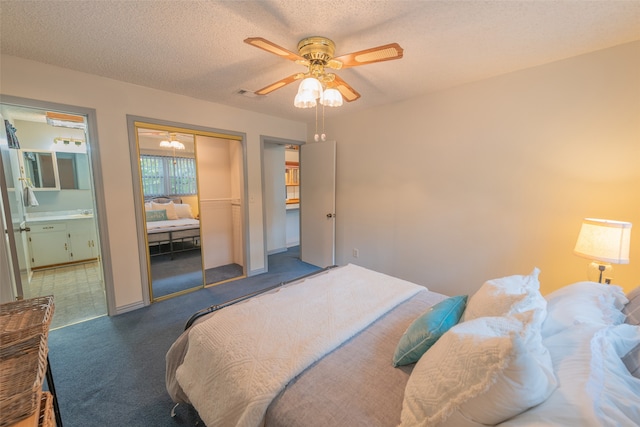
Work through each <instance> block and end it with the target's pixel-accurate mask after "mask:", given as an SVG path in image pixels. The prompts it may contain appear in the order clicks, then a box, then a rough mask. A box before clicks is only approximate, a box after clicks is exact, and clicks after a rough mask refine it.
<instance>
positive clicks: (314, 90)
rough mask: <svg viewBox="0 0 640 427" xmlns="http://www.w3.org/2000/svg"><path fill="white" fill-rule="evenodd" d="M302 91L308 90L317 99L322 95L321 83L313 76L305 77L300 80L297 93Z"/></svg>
mask: <svg viewBox="0 0 640 427" xmlns="http://www.w3.org/2000/svg"><path fill="white" fill-rule="evenodd" d="M303 92H309V93H311V95H312V96H313V98H314V99H318V98H320V97H321V96H322V83H320V82H319V81H318V79H315V78H313V77H307V78H305V79H303V80H302V82H301V83H300V87H299V88H298V94H302V93H303Z"/></svg>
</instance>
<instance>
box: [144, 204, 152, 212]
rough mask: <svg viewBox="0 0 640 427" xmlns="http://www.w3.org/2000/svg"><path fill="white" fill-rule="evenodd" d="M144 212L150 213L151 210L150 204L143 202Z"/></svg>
mask: <svg viewBox="0 0 640 427" xmlns="http://www.w3.org/2000/svg"><path fill="white" fill-rule="evenodd" d="M144 210H145V211H150V210H151V202H145V203H144Z"/></svg>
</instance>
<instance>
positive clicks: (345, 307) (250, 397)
mask: <svg viewBox="0 0 640 427" xmlns="http://www.w3.org/2000/svg"><path fill="white" fill-rule="evenodd" d="M424 289H425V288H424V287H422V286H418V285H415V284H413V283H410V282H407V281H404V280H401V279H398V278H395V277H391V276H387V275H384V274H381V273H377V272H374V271H371V270H367V269H365V268H362V267H358V266H355V265H348V266H345V267H341V268H339V269H335V270H331V271H329V272H328V273H326V274H322V275H319V276H316V277H314V278H311V279H307V280H306V281H305V282H303V283H300V284H296V285H293V286H289V287H285V288H282V289H280V290H279V291H278V292H275V293H271V294H265V295H263V296H261V297H258V298H253V299H250V300H248V301H246V302H244V303H241V304H237V305H233V306H230V307H227V308H225V309H224V310H221V311H220V312H218V313H217V314H216V315H214V316H213V317H211V318H210V319H208V320H207V321H204V322H201V323H199V324H197V325H195V326H193V327H192V329H191V331H190V333H189V348H188V350H187V354H186V356H185V359H184V363H183V364H182V365H181V366H180V367H179V368H178V369H177V372H176V378H177V380H178V382H179V384H180V386H181V387H182V389H183V390H184V391H185V393H186V394H187V396H188V397H189V400H190V401H191V403H192V404H193V406H194V407H195V408H196V409H197V411H198V413H199V414H200V417H201V418H202V419H203V421H204V422H205V423H206V424H207V426H209V427H215V426H224V427H228V426H247V427H249V426H258V425H259V424H260V423H261V422H262V419H263V417H264V414H265V412H266V410H267V407H268V406H269V404H270V403H271V401H272V400H273V398H274V397H275V396H276V395H277V394H278V393H279V392H280V391H281V390H282V389H283V388H284V386H285V385H286V384H287V383H288V382H289V381H290V380H291V379H293V378H294V377H295V376H296V375H298V374H299V373H300V372H302V371H303V370H304V369H305V368H307V367H308V366H309V365H311V364H312V363H313V362H315V361H317V360H319V359H320V358H321V357H322V356H324V355H325V354H327V353H329V352H330V351H332V350H334V349H335V348H336V347H338V346H339V345H340V344H342V343H343V342H344V341H346V340H347V339H349V338H351V337H352V336H353V335H355V334H357V333H358V332H360V331H361V330H362V329H364V328H365V327H366V326H368V325H369V324H371V323H372V322H374V321H375V320H376V319H378V318H379V317H380V316H382V315H383V314H385V313H386V312H388V311H389V310H391V309H392V308H393V307H395V306H397V305H398V304H400V303H401V302H403V301H405V300H406V299H408V298H410V297H411V296H413V295H415V294H416V293H418V292H419V291H420V290H424Z"/></svg>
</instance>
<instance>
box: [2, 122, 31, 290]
mask: <svg viewBox="0 0 640 427" xmlns="http://www.w3.org/2000/svg"><path fill="white" fill-rule="evenodd" d="M0 122H1V123H2V124H4V118H3V117H2V115H0ZM17 152H18V150H17V149H14V148H10V147H9V142H8V140H7V137H6V132H5V131H4V130H2V131H0V191H1V192H2V194H1V196H0V210H2V212H1V213H0V216H1V218H0V226H1V227H0V231H2V235H3V237H2V238H1V241H0V245H1V246H2V248H0V262H1V265H0V267H2V274H0V279H1V280H0V302H9V301H13V300H15V299H16V298H17V297H21V296H22V279H23V278H22V275H21V273H22V272H24V273H25V274H26V269H27V267H26V266H25V262H24V257H21V256H20V252H19V249H18V248H22V243H23V242H24V239H23V233H24V232H25V231H26V228H25V226H24V208H23V206H22V191H21V188H22V183H21V182H18V180H17V179H16V178H15V177H17V176H18V174H17V173H16V172H15V170H16V169H17V164H18V155H17Z"/></svg>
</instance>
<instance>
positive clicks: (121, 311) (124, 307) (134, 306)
mask: <svg viewBox="0 0 640 427" xmlns="http://www.w3.org/2000/svg"><path fill="white" fill-rule="evenodd" d="M142 307H144V302H142V301H139V302H134V303H131V304H127V305H122V306H120V307H116V316H117V315H118V314H124V313H128V312H130V311H133V310H137V309H139V308H142Z"/></svg>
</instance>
